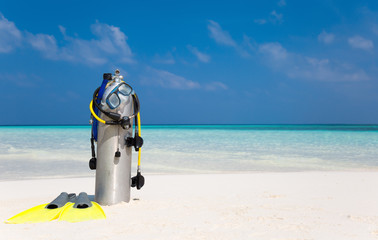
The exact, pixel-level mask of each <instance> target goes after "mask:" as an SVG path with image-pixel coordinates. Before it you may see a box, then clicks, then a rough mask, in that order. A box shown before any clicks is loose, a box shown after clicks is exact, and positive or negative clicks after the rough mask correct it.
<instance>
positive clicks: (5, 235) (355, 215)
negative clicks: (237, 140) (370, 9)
mask: <svg viewBox="0 0 378 240" xmlns="http://www.w3.org/2000/svg"><path fill="white" fill-rule="evenodd" d="M377 183H378V173H377V172H298V173H248V174H211V175H210V174H203V175H151V176H146V185H145V187H144V188H143V189H142V190H141V191H136V190H135V189H133V190H132V200H131V201H130V203H121V204H117V205H114V206H104V207H103V209H104V211H105V213H106V215H107V219H106V220H97V221H88V222H80V223H67V222H57V221H52V222H47V223H39V224H19V225H12V224H5V223H4V222H3V221H5V220H6V219H7V218H9V217H11V216H13V215H14V214H17V213H18V212H20V211H23V210H25V209H28V208H30V207H32V206H34V205H38V204H41V203H47V202H49V201H50V200H52V199H54V198H55V197H56V196H57V195H58V194H59V193H60V192H62V191H67V192H76V193H79V192H81V191H85V192H87V193H88V194H89V195H92V197H93V194H94V178H70V179H39V180H27V181H26V180H22V181H6V182H0V192H1V193H2V194H1V199H0V219H1V220H2V223H1V224H0V233H1V239H322V240H324V239H343V240H346V239H366V240H367V239H378V204H377V203H378V191H377Z"/></svg>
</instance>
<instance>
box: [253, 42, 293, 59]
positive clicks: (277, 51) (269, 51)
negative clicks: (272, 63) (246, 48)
mask: <svg viewBox="0 0 378 240" xmlns="http://www.w3.org/2000/svg"><path fill="white" fill-rule="evenodd" d="M259 52H261V53H263V54H264V55H267V56H268V57H270V58H273V59H274V60H283V59H285V58H286V56H287V51H286V49H285V48H283V47H282V46H281V44H279V43H276V42H274V43H264V44H261V45H260V46H259Z"/></svg>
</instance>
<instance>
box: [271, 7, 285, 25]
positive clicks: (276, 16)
mask: <svg viewBox="0 0 378 240" xmlns="http://www.w3.org/2000/svg"><path fill="white" fill-rule="evenodd" d="M270 21H271V22H272V23H282V22H283V14H282V13H277V12H276V10H273V11H272V12H271V13H270Z"/></svg>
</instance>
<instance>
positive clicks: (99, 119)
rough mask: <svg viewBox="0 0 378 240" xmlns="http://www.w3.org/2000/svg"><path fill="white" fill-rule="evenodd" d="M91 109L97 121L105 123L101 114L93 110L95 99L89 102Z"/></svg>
mask: <svg viewBox="0 0 378 240" xmlns="http://www.w3.org/2000/svg"><path fill="white" fill-rule="evenodd" d="M89 110H91V113H92V115H93V117H95V118H96V119H97V121H99V122H101V123H103V124H105V121H104V120H102V119H101V118H100V117H99V116H97V114H96V113H95V112H94V111H93V100H92V101H91V103H90V104H89Z"/></svg>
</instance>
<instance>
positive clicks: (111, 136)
mask: <svg viewBox="0 0 378 240" xmlns="http://www.w3.org/2000/svg"><path fill="white" fill-rule="evenodd" d="M122 78H123V77H122V76H120V75H119V71H118V72H117V71H116V74H115V76H114V77H113V80H112V81H110V84H109V83H108V86H107V87H106V90H105V92H104V94H103V97H102V99H101V103H100V106H101V107H102V109H103V110H105V111H107V112H112V113H117V114H120V115H121V116H131V115H133V113H134V103H133V101H134V100H133V97H132V94H131V92H130V93H129V94H128V95H125V94H124V92H122V90H124V89H123V88H125V87H127V86H128V85H127V84H125V83H124V82H123V81H122ZM126 85H127V86H126ZM130 91H133V90H132V89H130ZM116 105H117V106H116ZM114 106H116V107H114ZM113 107H114V108H113ZM100 118H102V119H103V120H105V121H111V120H112V119H111V118H109V117H108V116H106V115H105V114H104V113H101V114H100ZM133 121H134V119H130V122H129V124H126V125H124V126H121V125H108V124H100V123H99V124H98V130H97V161H96V190H95V201H96V202H98V203H99V204H101V205H113V204H116V203H119V202H129V201H130V186H131V158H132V147H128V146H127V145H126V139H127V138H128V137H132V134H133Z"/></svg>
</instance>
